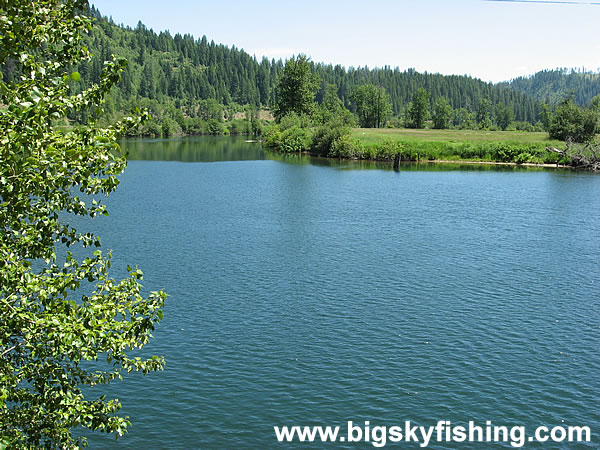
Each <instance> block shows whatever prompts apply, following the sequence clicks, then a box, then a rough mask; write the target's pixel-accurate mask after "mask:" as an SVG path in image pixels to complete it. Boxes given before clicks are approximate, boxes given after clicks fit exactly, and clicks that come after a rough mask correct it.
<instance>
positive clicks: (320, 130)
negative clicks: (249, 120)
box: [264, 117, 570, 165]
mask: <svg viewBox="0 0 600 450" xmlns="http://www.w3.org/2000/svg"><path fill="white" fill-rule="evenodd" d="M301 121H302V119H301V118H300V117H295V118H293V117H292V118H290V117H288V118H286V120H282V122H281V123H280V124H272V125H271V126H270V127H269V128H268V129H267V130H266V131H265V135H264V136H265V140H264V143H265V146H266V147H268V148H271V149H274V150H277V151H280V152H284V153H299V152H304V153H309V154H311V155H314V156H325V157H332V158H350V159H362V160H374V161H393V160H394V158H395V157H396V155H397V154H398V153H399V154H400V156H401V159H402V160H403V161H439V160H444V161H487V162H503V163H516V164H524V163H533V164H565V165H566V164H569V163H570V161H569V159H568V158H566V157H564V156H561V155H559V154H557V153H555V152H551V151H548V150H547V149H546V146H547V144H546V143H544V142H535V143H529V142H501V141H462V142H450V141H447V142H443V141H428V140H425V139H423V140H414V139H413V140H408V139H407V140H402V139H392V138H386V137H381V139H380V140H377V141H375V142H373V141H369V142H365V141H363V140H361V139H360V138H358V137H355V136H352V135H351V129H350V128H348V127H346V126H343V125H342V124H340V123H339V122H335V121H334V122H329V123H325V124H323V125H320V126H317V127H303V126H302V125H301ZM284 122H285V123H284Z"/></svg>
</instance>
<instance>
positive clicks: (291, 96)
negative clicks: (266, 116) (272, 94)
mask: <svg viewBox="0 0 600 450" xmlns="http://www.w3.org/2000/svg"><path fill="white" fill-rule="evenodd" d="M319 83H320V80H319V77H318V76H317V75H315V74H314V73H313V72H312V71H311V68H310V63H309V60H308V58H307V57H306V56H305V55H298V56H297V57H295V58H294V57H293V58H290V59H288V60H287V61H286V63H285V67H284V68H283V71H282V73H281V76H280V78H279V82H278V85H277V93H278V98H277V104H276V105H275V118H276V119H277V120H280V119H281V118H282V117H283V116H285V115H286V114H289V113H296V114H298V115H303V114H306V115H312V114H313V112H314V109H315V94H316V93H317V89H318V88H319Z"/></svg>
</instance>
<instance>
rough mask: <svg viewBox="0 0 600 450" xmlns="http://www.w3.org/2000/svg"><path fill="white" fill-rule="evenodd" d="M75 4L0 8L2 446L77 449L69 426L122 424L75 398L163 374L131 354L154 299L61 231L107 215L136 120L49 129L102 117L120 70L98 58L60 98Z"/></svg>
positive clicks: (88, 398) (105, 409)
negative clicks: (86, 78)
mask: <svg viewBox="0 0 600 450" xmlns="http://www.w3.org/2000/svg"><path fill="white" fill-rule="evenodd" d="M86 6H87V5H86V4H85V2H83V1H76V0H36V1H33V2H30V1H9V2H2V3H1V9H0V66H2V65H3V64H4V63H5V62H6V61H13V62H14V63H15V65H16V74H18V75H17V76H15V77H13V79H12V81H5V82H2V81H1V80H0V105H5V106H2V107H0V224H2V225H1V226H0V447H3V446H4V445H8V446H10V447H16V448H19V447H40V446H45V447H61V448H71V447H75V446H78V445H81V444H82V443H83V441H84V438H81V437H74V436H73V435H72V433H71V430H72V429H73V428H75V427H83V428H88V429H91V430H101V431H104V432H108V433H116V434H117V435H120V434H122V433H123V432H124V431H125V430H126V427H127V424H128V421H127V419H126V418H123V417H119V416H118V415H116V413H117V411H118V410H119V408H120V404H119V402H118V401H117V400H114V399H107V398H105V396H104V395H102V394H101V393H100V392H98V391H97V390H95V391H94V392H93V393H92V391H89V390H85V391H84V389H83V388H84V387H87V386H95V385H99V384H104V383H109V382H111V381H112V380H114V379H117V378H121V376H122V374H123V373H127V372H130V371H142V372H148V371H152V370H157V369H160V368H162V366H163V360H162V359H161V358H158V357H152V358H150V359H143V358H139V357H135V356H133V355H132V354H131V350H133V349H139V348H141V347H142V346H143V345H144V344H146V343H147V342H148V340H149V338H150V337H151V332H152V330H153V329H154V326H155V324H156V322H157V321H159V320H160V319H161V318H162V310H161V308H162V306H163V304H164V300H165V294H164V293H162V292H155V293H151V294H150V295H149V296H147V297H144V296H143V295H142V294H141V285H140V280H141V279H142V272H141V271H140V270H139V269H137V268H130V269H129V276H128V277H127V278H126V279H123V280H115V279H113V278H111V276H110V270H109V269H110V265H111V256H110V253H108V254H106V253H103V252H101V251H100V250H99V249H96V250H95V251H92V247H94V246H99V245H100V241H99V239H98V238H96V237H95V236H93V235H92V234H90V233H85V232H82V231H79V230H76V229H75V228H73V227H72V226H70V225H69V217H72V216H73V215H78V216H89V217H95V216H98V215H102V214H106V209H105V206H104V205H103V204H102V202H101V199H99V197H101V196H103V195H108V194H109V193H110V192H112V191H113V190H114V189H115V188H116V187H117V184H118V179H117V175H118V174H120V173H121V172H122V171H123V169H124V168H125V164H126V161H125V159H124V158H122V157H119V156H115V155H116V154H118V150H119V148H118V145H117V143H116V138H117V136H119V135H120V134H122V133H123V132H124V131H125V130H126V129H127V128H128V127H130V126H134V125H136V124H137V122H139V120H138V119H131V118H129V119H125V120H124V121H123V122H121V123H119V124H116V125H114V126H111V127H108V128H104V129H99V128H97V127H96V126H95V125H94V124H93V123H89V124H87V125H85V126H82V127H78V128H75V129H73V130H72V131H68V132H64V131H60V130H58V129H57V128H56V127H55V126H54V123H55V122H56V121H57V120H61V119H64V118H65V116H66V115H67V113H69V112H72V111H80V110H82V109H84V108H96V109H98V110H100V109H101V108H102V98H103V96H104V94H105V93H106V92H108V90H109V89H110V88H111V86H113V85H114V84H115V83H117V82H118V80H119V73H120V71H122V69H123V68H124V67H125V63H124V61H122V60H113V61H112V62H108V63H106V64H105V67H104V74H103V76H102V78H101V80H100V82H99V83H98V84H96V85H92V86H91V87H90V88H89V89H87V90H85V91H84V92H82V93H81V94H78V95H75V96H70V95H69V94H68V90H69V84H70V83H71V82H74V81H77V80H78V79H79V78H80V75H79V74H78V73H76V72H74V73H71V71H70V70H69V68H70V67H73V65H74V64H76V63H77V62H79V61H81V60H82V59H85V58H87V57H88V55H87V50H86V49H85V48H83V47H82V46H81V45H80V33H81V32H83V31H85V30H87V29H89V28H90V21H89V20H88V19H86V18H84V17H81V16H79V15H78V11H82V10H84V9H85V8H86ZM97 112H99V111H97ZM74 246H75V247H79V248H78V250H77V252H78V254H80V255H81V256H80V257H79V258H77V257H75V256H74V254H73V253H71V252H70V251H69V248H72V247H74ZM81 247H83V248H81ZM90 361H91V363H90Z"/></svg>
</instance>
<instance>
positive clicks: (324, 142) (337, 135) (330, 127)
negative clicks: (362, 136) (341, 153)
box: [311, 120, 351, 155]
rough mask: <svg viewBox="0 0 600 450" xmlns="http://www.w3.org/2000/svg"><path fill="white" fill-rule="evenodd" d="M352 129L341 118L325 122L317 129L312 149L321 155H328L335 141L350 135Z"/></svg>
mask: <svg viewBox="0 0 600 450" xmlns="http://www.w3.org/2000/svg"><path fill="white" fill-rule="evenodd" d="M350 131H351V130H350V128H348V127H346V126H344V124H343V122H342V121H341V120H334V121H332V122H328V123H325V124H323V125H321V126H320V127H319V128H317V129H316V130H315V133H314V136H313V139H312V146H311V149H312V150H313V151H314V152H316V153H318V154H319V155H326V154H328V153H329V152H330V151H331V147H332V145H333V143H334V141H336V140H339V139H341V138H342V137H343V136H347V135H349V134H350Z"/></svg>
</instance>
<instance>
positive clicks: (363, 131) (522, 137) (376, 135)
mask: <svg viewBox="0 0 600 450" xmlns="http://www.w3.org/2000/svg"><path fill="white" fill-rule="evenodd" d="M352 137H354V138H357V139H359V140H360V141H361V142H363V143H365V144H374V143H379V142H381V141H383V140H386V139H387V140H393V141H399V142H448V143H457V142H510V143H515V144H517V143H520V144H543V145H545V146H555V147H559V146H561V145H562V143H561V141H556V140H550V139H548V133H546V132H536V133H534V132H524V131H486V130H432V129H418V130H417V129H411V128H354V129H353V130H352Z"/></svg>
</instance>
